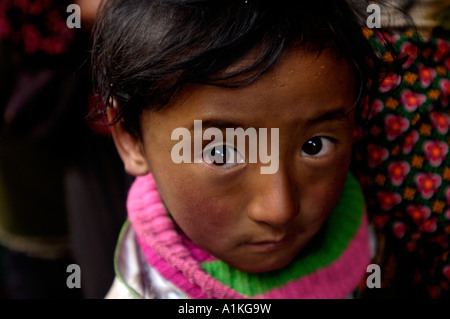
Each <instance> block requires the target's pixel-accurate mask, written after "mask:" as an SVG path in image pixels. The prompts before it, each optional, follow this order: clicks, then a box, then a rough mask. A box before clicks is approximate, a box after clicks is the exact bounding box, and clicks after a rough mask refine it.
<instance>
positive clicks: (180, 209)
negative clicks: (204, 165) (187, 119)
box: [154, 164, 239, 250]
mask: <svg viewBox="0 0 450 319" xmlns="http://www.w3.org/2000/svg"><path fill="white" fill-rule="evenodd" d="M189 165H192V164H189ZM177 166H179V168H175V167H174V168H173V169H170V170H165V171H164V172H162V173H161V171H159V173H155V174H154V178H155V180H156V182H157V184H158V190H159V193H160V195H161V197H162V199H163V201H164V203H165V205H166V206H167V208H168V210H169V212H170V214H171V216H172V217H173V219H174V220H175V222H176V223H177V225H178V226H179V227H180V228H181V230H182V231H183V232H184V233H185V234H186V235H187V236H188V237H189V238H190V239H191V240H192V241H193V242H194V243H195V244H197V245H198V246H200V247H201V248H204V249H206V250H211V249H210V247H214V248H213V249H217V247H219V248H220V247H221V246H222V245H223V244H224V243H225V241H226V240H227V239H229V238H231V234H232V232H231V231H230V230H232V229H235V228H237V224H238V221H239V216H237V211H236V210H235V207H236V206H235V205H230V203H231V202H232V200H231V199H229V198H227V197H229V196H224V195H223V194H222V195H221V194H217V193H215V192H213V191H212V187H211V185H206V183H205V181H204V180H203V179H202V178H201V177H200V176H199V174H198V173H197V174H195V173H192V174H191V173H190V167H185V168H183V167H182V166H184V165H177ZM178 169H179V170H180V171H179V172H178Z"/></svg>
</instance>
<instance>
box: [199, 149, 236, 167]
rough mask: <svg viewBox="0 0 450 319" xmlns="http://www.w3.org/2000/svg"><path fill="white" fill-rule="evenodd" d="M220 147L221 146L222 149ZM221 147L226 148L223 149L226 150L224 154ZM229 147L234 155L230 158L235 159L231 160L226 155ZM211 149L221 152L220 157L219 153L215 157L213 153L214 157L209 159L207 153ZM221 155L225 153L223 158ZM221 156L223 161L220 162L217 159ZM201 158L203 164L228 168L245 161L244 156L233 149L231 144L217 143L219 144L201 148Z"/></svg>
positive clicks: (209, 152) (208, 153)
mask: <svg viewBox="0 0 450 319" xmlns="http://www.w3.org/2000/svg"><path fill="white" fill-rule="evenodd" d="M220 148H222V150H221V149H220ZM223 149H226V150H225V152H226V153H225V154H223V153H224V152H223ZM229 149H232V150H233V152H234V155H235V156H234V158H232V159H231V160H233V159H236V161H231V160H230V159H229V157H228V154H229V152H228V150H229ZM213 150H214V153H216V152H217V153H218V154H221V155H222V157H220V156H221V155H219V158H217V155H216V154H214V155H213V156H216V159H212V160H211V158H210V157H209V155H210V154H211V152H212V151H213ZM223 155H225V159H223ZM221 158H222V159H223V160H222V162H223V163H220V162H219V161H218V160H220V159H221ZM202 159H203V162H204V163H205V164H207V165H210V166H214V167H218V168H229V167H233V166H236V165H239V164H243V163H245V158H244V156H242V154H241V153H240V152H239V151H238V150H237V149H235V148H234V147H232V146H229V145H226V144H219V145H215V146H213V147H210V148H209V149H203V153H202ZM216 161H217V162H216ZM219 164H220V165H219ZM230 164H231V165H230Z"/></svg>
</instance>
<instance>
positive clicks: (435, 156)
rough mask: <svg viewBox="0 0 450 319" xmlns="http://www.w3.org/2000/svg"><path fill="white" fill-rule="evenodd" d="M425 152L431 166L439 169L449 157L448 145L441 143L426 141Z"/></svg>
mask: <svg viewBox="0 0 450 319" xmlns="http://www.w3.org/2000/svg"><path fill="white" fill-rule="evenodd" d="M423 150H424V153H425V158H426V159H427V161H428V162H429V163H430V165H431V166H434V167H438V166H440V165H441V163H442V161H444V160H445V158H446V156H447V153H448V145H447V143H445V142H441V141H426V142H425V143H424V144H423Z"/></svg>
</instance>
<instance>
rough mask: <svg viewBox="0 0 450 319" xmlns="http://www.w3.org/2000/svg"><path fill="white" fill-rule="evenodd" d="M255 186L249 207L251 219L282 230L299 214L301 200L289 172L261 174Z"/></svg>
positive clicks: (248, 212)
mask: <svg viewBox="0 0 450 319" xmlns="http://www.w3.org/2000/svg"><path fill="white" fill-rule="evenodd" d="M255 184H256V185H255V186H254V187H253V194H252V200H251V201H250V204H249V205H248V206H247V214H248V216H249V218H250V219H252V220H253V221H255V222H260V223H265V224H268V225H271V226H272V227H276V228H280V227H283V226H285V225H286V224H287V223H289V222H290V221H291V220H292V219H293V218H294V217H295V216H296V215H297V214H298V212H299V209H300V199H299V196H298V194H297V191H296V188H295V183H293V182H292V180H291V179H290V178H289V174H288V172H286V171H283V170H282V169H281V168H280V169H279V170H278V172H276V173H275V174H259V175H258V178H256V180H255Z"/></svg>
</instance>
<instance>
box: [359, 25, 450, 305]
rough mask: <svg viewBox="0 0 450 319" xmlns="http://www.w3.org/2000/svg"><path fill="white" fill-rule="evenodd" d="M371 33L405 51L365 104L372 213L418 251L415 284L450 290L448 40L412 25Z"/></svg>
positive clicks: (394, 237) (364, 157) (363, 147)
mask: <svg viewBox="0 0 450 319" xmlns="http://www.w3.org/2000/svg"><path fill="white" fill-rule="evenodd" d="M365 34H366V36H367V37H368V38H369V40H370V41H371V43H372V45H373V46H374V48H375V49H376V51H377V52H378V53H379V55H380V56H381V57H382V58H383V59H385V60H387V61H389V60H392V51H390V50H389V49H388V48H389V46H387V45H386V42H385V40H384V39H386V40H387V41H389V43H390V45H391V46H392V48H393V51H394V52H395V53H397V55H398V58H400V59H403V60H402V63H403V64H402V70H400V71H399V72H391V73H388V74H385V77H384V78H383V80H382V83H381V86H380V88H379V92H378V95H377V96H376V98H375V99H374V101H373V103H372V105H371V106H372V107H371V109H370V112H369V114H367V109H366V114H367V116H368V124H369V125H368V127H367V132H368V134H367V135H366V136H364V137H363V138H362V139H361V140H360V141H359V142H358V143H357V144H356V147H355V161H356V167H357V170H358V176H359V179H360V182H361V184H362V186H363V188H364V189H365V193H366V197H367V200H368V208H369V214H370V217H371V220H372V222H373V223H374V225H375V226H376V229H377V230H378V231H379V232H380V233H384V234H386V236H387V238H388V240H389V241H390V242H391V243H392V244H393V245H396V246H397V247H400V249H401V251H404V252H405V253H406V254H407V255H408V256H409V257H411V256H413V259H412V260H413V261H414V262H413V264H411V265H409V267H412V268H414V271H413V273H414V282H415V284H416V285H417V286H418V287H421V289H423V290H424V291H425V292H426V295H427V296H429V297H432V298H437V297H442V296H444V295H446V296H448V291H449V282H450V255H449V234H450V183H449V181H450V160H449V143H450V138H449V127H450V115H449V100H450V77H449V72H450V42H449V41H448V40H446V39H438V38H431V39H425V38H422V37H420V36H419V35H417V34H415V33H413V32H409V31H408V32H405V33H391V34H385V36H384V37H381V36H380V34H379V33H376V32H373V31H372V30H365ZM394 263H395V262H394ZM399 271H401V270H399ZM385 276H387V274H386V272H385ZM385 284H386V285H389V278H385Z"/></svg>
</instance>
